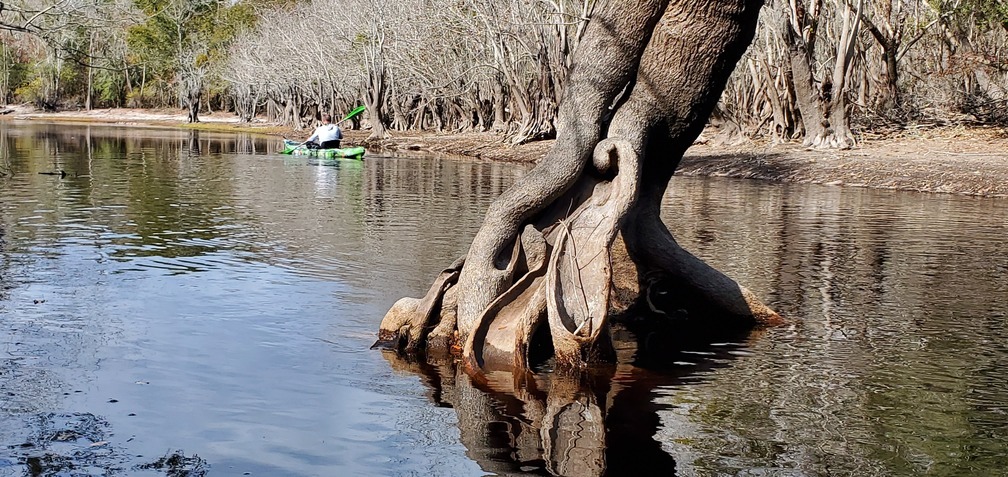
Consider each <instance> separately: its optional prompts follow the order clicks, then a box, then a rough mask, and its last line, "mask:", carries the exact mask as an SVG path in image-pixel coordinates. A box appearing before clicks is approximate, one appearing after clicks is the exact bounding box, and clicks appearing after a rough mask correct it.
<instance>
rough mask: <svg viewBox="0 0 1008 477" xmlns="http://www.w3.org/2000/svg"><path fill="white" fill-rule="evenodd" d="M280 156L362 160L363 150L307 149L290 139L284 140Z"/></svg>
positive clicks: (344, 148)
mask: <svg viewBox="0 0 1008 477" xmlns="http://www.w3.org/2000/svg"><path fill="white" fill-rule="evenodd" d="M280 153H281V154H291V155H294V156H313V157H345V158H347V159H358V160H363V159H364V148H363V147H361V146H354V147H341V148H339V149H309V148H308V147H307V146H305V145H303V144H301V143H299V142H297V141H292V140H290V139H284V144H283V149H282V150H281V151H280Z"/></svg>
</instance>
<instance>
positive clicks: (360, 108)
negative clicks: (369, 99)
mask: <svg viewBox="0 0 1008 477" xmlns="http://www.w3.org/2000/svg"><path fill="white" fill-rule="evenodd" d="M365 109H367V106H357V107H356V108H354V109H353V111H350V112H349V113H347V115H346V117H345V118H343V119H341V121H346V120H347V119H350V118H352V117H354V116H356V115H358V114H360V113H363V112H364V110H365Z"/></svg>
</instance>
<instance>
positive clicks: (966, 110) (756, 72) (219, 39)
mask: <svg viewBox="0 0 1008 477" xmlns="http://www.w3.org/2000/svg"><path fill="white" fill-rule="evenodd" d="M594 3H595V2H594V1H592V0H500V1H494V2H489V1H482V0H453V1H433V0H399V1H394V2H393V1H386V0H314V1H289V0H239V1H237V2H235V1H224V0H98V1H94V0H89V1H85V0H3V3H0V5H2V6H0V39H2V45H0V102H6V103H15V102H21V103H33V104H35V105H37V106H39V107H42V108H46V109H60V108H96V107H173V108H174V107H178V108H187V109H188V111H189V113H190V120H191V121H198V120H199V118H198V114H199V112H200V111H208V110H210V111H217V110H225V111H232V112H234V113H235V114H237V115H239V116H240V117H241V118H242V119H244V120H249V121H250V120H252V119H253V118H254V117H265V118H267V119H268V120H270V121H276V122H278V123H281V124H283V125H286V126H291V127H294V128H304V127H307V126H308V125H309V124H310V123H312V122H313V121H314V120H315V119H316V118H317V117H318V116H319V115H320V114H321V113H322V112H330V113H333V114H334V115H336V116H340V115H341V114H342V113H344V112H346V111H348V110H350V109H352V108H353V107H354V106H357V105H360V104H363V105H366V106H367V108H368V111H367V114H365V115H364V116H363V123H360V124H358V126H361V127H366V128H369V129H370V131H371V135H372V137H382V136H385V135H386V134H389V131H403V130H436V131H465V130H478V131H497V132H501V133H502V134H504V135H505V137H507V138H508V140H509V141H511V142H512V143H521V142H526V141H529V140H534V139H537V138H546V137H552V136H553V135H554V129H553V128H554V119H555V115H556V111H557V103H558V100H559V98H560V97H561V94H562V92H563V90H564V86H565V79H566V75H567V70H568V68H569V66H570V62H571V55H572V53H573V51H574V50H575V49H576V48H577V47H578V42H579V40H580V39H581V36H582V33H583V31H584V28H585V26H586V25H587V23H588V22H589V21H590V19H591V17H592V10H593V7H594ZM1006 88H1008V1H1006V0H908V1H901V0H873V1H865V0H786V1H785V0H771V1H769V2H767V3H766V5H765V6H764V7H763V9H762V12H761V14H760V25H759V28H758V30H757V36H756V39H755V41H754V42H753V44H752V46H751V47H750V49H749V51H748V53H747V54H746V56H745V57H744V58H743V60H742V61H741V62H740V63H739V65H738V68H737V69H736V70H735V73H734V75H733V76H732V78H731V80H730V82H729V84H728V87H727V88H726V90H725V93H724V95H723V96H722V99H721V101H720V103H719V105H718V108H717V111H716V112H715V119H714V120H715V121H717V122H718V123H719V124H720V125H721V126H723V127H722V128H721V131H722V133H723V135H722V139H725V140H733V139H737V138H742V137H764V138H766V137H769V138H773V139H775V140H779V141H791V140H799V141H803V142H804V143H806V144H808V145H813V146H819V147H847V146H849V145H851V144H852V143H854V142H856V141H857V140H858V137H859V135H860V134H861V132H863V131H866V130H868V128H873V129H882V128H890V127H899V126H902V125H906V124H921V123H923V124H948V123H969V124H977V123H981V124H983V123H999V124H1004V123H1005V122H1008V113H1006V109H1008V91H1006Z"/></svg>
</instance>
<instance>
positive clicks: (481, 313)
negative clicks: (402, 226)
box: [377, 0, 779, 373]
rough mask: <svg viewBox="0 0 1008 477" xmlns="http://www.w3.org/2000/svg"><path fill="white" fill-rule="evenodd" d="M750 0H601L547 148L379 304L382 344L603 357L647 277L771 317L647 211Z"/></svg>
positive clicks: (693, 130)
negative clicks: (454, 255) (417, 288)
mask: <svg viewBox="0 0 1008 477" xmlns="http://www.w3.org/2000/svg"><path fill="white" fill-rule="evenodd" d="M761 3H762V2H760V1H758V0H700V1H686V0H681V1H671V2H670V1H668V0H633V1H630V0H622V1H620V0H611V1H606V2H600V4H599V5H598V6H597V7H596V9H595V12H594V14H593V15H592V20H591V22H590V23H589V25H588V27H587V29H586V31H585V35H584V38H583V40H582V42H581V44H580V46H579V48H578V50H577V52H576V53H575V59H574V64H573V66H572V69H571V71H570V76H569V78H568V83H567V85H566V87H565V91H564V96H563V99H562V102H561V105H560V109H559V112H558V118H557V140H556V142H555V145H554V147H553V149H552V150H551V151H550V153H549V154H547V156H546V157H545V158H544V159H543V160H542V161H541V162H540V163H539V164H538V165H537V166H536V167H535V168H534V169H533V170H532V171H530V172H529V173H528V174H527V175H526V176H525V177H523V178H522V179H521V180H520V181H518V182H517V183H515V185H514V186H513V187H511V188H510V189H509V190H507V191H505V192H504V193H503V194H502V195H501V196H500V197H499V198H498V199H497V200H496V201H495V202H494V203H493V204H492V205H491V206H490V208H489V210H488V211H487V215H486V218H485V221H484V223H483V226H482V227H481V228H480V230H479V232H478V233H477V234H476V237H475V238H474V239H473V243H472V245H471V247H470V249H469V252H468V254H467V256H466V257H464V258H461V259H459V260H457V261H456V263H454V264H453V265H452V266H450V267H449V268H447V269H446V270H445V271H444V272H442V273H441V275H440V276H439V277H438V279H437V280H436V281H435V283H434V285H433V286H432V287H431V289H430V291H429V292H428V294H427V296H426V297H424V298H422V299H412V298H404V299H402V300H400V301H399V302H397V303H396V304H395V305H394V306H393V307H392V309H391V310H389V313H388V314H387V315H386V317H385V319H384V320H383V321H382V324H381V328H380V331H379V343H377V344H385V345H387V346H391V347H394V348H397V349H400V350H403V351H412V350H416V349H419V348H421V347H423V346H425V345H426V346H427V348H428V351H447V350H449V349H452V348H455V349H458V348H461V352H462V354H463V355H464V358H465V362H466V363H467V365H468V366H469V369H470V370H471V371H473V372H475V373H479V372H480V371H481V370H484V369H500V368H503V369H510V368H522V367H525V366H527V365H528V360H529V350H530V349H531V348H534V347H537V343H534V342H533V341H534V340H549V341H550V343H549V345H551V347H552V349H553V351H554V353H555V356H556V358H557V364H558V366H571V367H579V366H581V365H583V364H585V363H588V362H592V361H597V360H607V359H611V358H612V353H611V349H609V318H610V316H611V315H612V314H613V313H616V312H618V311H619V310H621V309H624V308H625V307H626V306H627V301H628V299H630V300H632V299H636V298H639V297H640V296H641V295H642V294H647V293H649V292H650V291H651V288H652V287H661V289H662V292H663V293H666V294H667V293H668V292H670V291H671V292H672V293H673V294H678V295H680V296H690V297H697V296H698V297H702V298H703V299H702V300H699V301H698V302H699V303H702V307H703V308H704V309H705V310H706V311H709V312H713V313H714V314H716V315H717V316H720V317H725V316H731V317H737V318H741V319H744V320H747V321H748V322H752V323H755V322H756V321H758V320H762V321H772V320H776V319H778V318H779V317H778V316H777V315H776V313H774V312H773V311H772V310H770V309H769V308H767V307H766V306H765V305H763V304H762V303H760V302H759V301H758V300H757V299H755V297H753V295H752V294H751V293H749V292H747V291H746V290H745V289H743V288H742V287H740V286H739V285H738V284H736V283H735V282H734V281H732V280H731V279H730V278H728V277H726V276H725V275H723V274H721V273H720V272H718V271H717V270H714V269H713V268H711V267H709V266H707V265H706V264H704V263H703V262H702V261H700V260H699V259H697V258H696V257H694V256H692V255H690V254H689V253H688V252H686V251H685V250H683V249H682V248H680V247H679V246H678V245H677V244H676V243H675V240H674V239H673V237H672V235H671V233H669V231H668V229H667V228H666V227H665V225H664V224H663V223H662V222H661V219H660V218H659V214H658V212H659V205H660V201H661V197H662V195H663V194H664V192H665V189H666V187H667V186H668V183H669V180H670V179H671V177H672V174H673V173H674V172H675V170H676V167H677V166H678V164H679V161H680V160H681V158H682V155H683V153H684V152H685V151H686V149H687V148H688V147H689V146H690V145H691V144H692V143H693V141H694V140H695V139H696V137H697V136H698V135H699V134H700V131H701V130H702V128H703V126H704V124H705V122H706V120H707V117H708V116H709V115H710V113H711V110H712V109H713V107H714V104H715V103H716V101H717V100H718V97H719V96H720V94H721V91H722V90H723V89H724V85H725V82H726V81H727V79H728V76H729V75H730V74H731V72H732V70H733V68H734V67H735V63H736V62H737V61H738V60H739V58H740V57H741V55H742V53H743V52H744V51H745V49H746V47H747V46H748V44H749V42H750V41H751V40H752V36H753V33H754V30H755V27H756V18H757V15H758V12H759V8H760V6H761ZM614 285H615V286H614ZM712 325H713V326H719V325H720V323H712ZM541 327H547V328H548V333H536V331H537V330H539V329H540V328H541ZM453 345H454V346H453Z"/></svg>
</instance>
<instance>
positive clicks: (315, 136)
mask: <svg viewBox="0 0 1008 477" xmlns="http://www.w3.org/2000/svg"><path fill="white" fill-rule="evenodd" d="M342 140H343V131H342V130H340V127H339V126H337V125H335V124H333V123H332V117H331V116H329V114H322V125H321V126H319V127H317V128H315V132H314V133H312V135H311V137H310V138H308V140H307V141H305V145H306V146H308V148H309V149H339V147H340V141H342Z"/></svg>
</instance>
